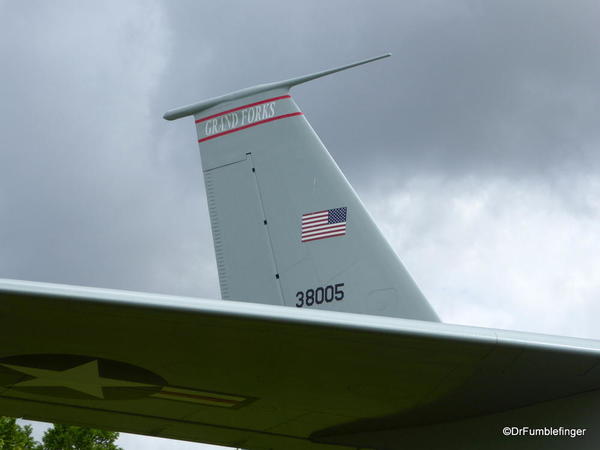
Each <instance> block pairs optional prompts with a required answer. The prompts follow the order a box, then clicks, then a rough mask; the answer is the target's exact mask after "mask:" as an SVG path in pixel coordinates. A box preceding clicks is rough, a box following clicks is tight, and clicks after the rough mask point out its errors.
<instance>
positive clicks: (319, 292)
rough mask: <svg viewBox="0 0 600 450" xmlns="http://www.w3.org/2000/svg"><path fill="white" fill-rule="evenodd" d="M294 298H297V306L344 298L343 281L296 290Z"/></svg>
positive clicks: (319, 303)
mask: <svg viewBox="0 0 600 450" xmlns="http://www.w3.org/2000/svg"><path fill="white" fill-rule="evenodd" d="M296 299H297V300H298V302H297V303H296V306H297V307H298V308H302V307H303V306H313V305H321V304H323V303H331V302H332V301H334V300H338V301H340V300H344V283H338V284H334V285H331V284H330V285H328V286H321V287H318V288H316V289H307V290H306V291H298V292H296Z"/></svg>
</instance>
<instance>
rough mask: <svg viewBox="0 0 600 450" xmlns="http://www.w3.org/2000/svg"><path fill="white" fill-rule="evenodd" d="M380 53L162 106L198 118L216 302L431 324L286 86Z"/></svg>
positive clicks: (397, 262)
mask: <svg viewBox="0 0 600 450" xmlns="http://www.w3.org/2000/svg"><path fill="white" fill-rule="evenodd" d="M379 58H381V57H379ZM379 58H373V59H371V60H367V61H363V62H360V63H355V64H352V65H350V66H346V67H342V68H338V69H332V70H331V71H326V72H322V73H319V74H315V75H308V76H305V77H301V78H298V79H292V80H287V81H284V82H280V83H272V84H269V85H262V86H257V87H255V88H249V89H246V90H243V91H238V92H236V93H233V94H229V95H226V96H223V97H220V98H216V99H211V100H208V101H206V102H202V103H199V104H196V105H190V106H187V107H183V108H179V109H177V110H173V111H170V112H168V113H167V114H165V118H167V119H176V118H179V117H183V116H186V115H190V114H193V115H194V117H195V119H196V128H197V132H198V142H199V145H200V152H201V157H202V166H203V170H204V177H205V182H206V193H207V197H208V207H209V211H210V220H211V225H212V232H213V238H214V245H215V253H216V259H217V266H218V272H219V281H220V287H221V294H222V297H223V298H224V299H228V300H238V301H239V300H241V301H249V302H260V303H270V304H279V305H285V306H291V307H298V308H323V309H330V310H336V311H345V312H354V313H362V314H375V315H385V316H393V317H403V318H410V319H421V320H430V321H438V320H439V319H438V318H437V315H436V314H435V312H434V311H433V309H432V308H431V306H430V305H429V303H428V302H427V300H426V299H425V298H424V296H423V295H422V294H421V292H420V291H419V289H418V288H417V286H416V284H415V283H414V281H413V280H412V278H411V277H410V275H409V274H408V273H407V271H406V269H405V268H404V267H403V265H402V263H401V262H400V260H399V259H398V257H397V255H396V254H395V252H394V251H393V249H392V248H391V247H390V245H389V244H388V243H387V241H386V240H385V238H384V237H383V236H382V234H381V232H380V231H379V229H378V228H377V226H376V225H375V223H374V222H373V220H372V219H371V217H370V215H369V214H368V212H367V211H366V209H365V207H364V205H363V204H362V203H361V201H360V199H359V198H358V196H357V195H356V193H355V192H354V190H353V189H352V187H351V186H350V184H349V183H348V181H347V180H346V178H345V177H344V175H343V174H342V172H341V171H340V169H339V167H338V166H337V164H336V163H335V161H334V160H333V158H332V157H331V155H330V154H329V152H328V151H327V149H326V148H325V146H324V145H323V143H322V142H321V141H320V139H319V137H318V136H317V135H316V133H315V132H314V130H313V129H312V127H311V126H310V124H309V123H308V121H307V120H306V118H305V117H304V115H303V113H302V112H301V111H300V109H299V108H298V106H297V105H296V103H295V102H294V101H293V99H292V98H291V96H290V94H289V89H290V88H291V87H292V86H294V85H295V84H298V83H300V82H304V81H308V80H310V79H314V78H317V77H319V76H323V75H326V74H328V73H332V72H336V71H339V70H343V69H344V68H347V67H352V66H354V65H358V64H362V63H364V62H369V61H372V60H374V59H379Z"/></svg>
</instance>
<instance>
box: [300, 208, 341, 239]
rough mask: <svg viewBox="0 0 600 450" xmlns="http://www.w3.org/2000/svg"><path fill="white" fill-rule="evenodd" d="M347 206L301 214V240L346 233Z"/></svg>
mask: <svg viewBox="0 0 600 450" xmlns="http://www.w3.org/2000/svg"><path fill="white" fill-rule="evenodd" d="M347 212H348V208H347V207H345V206H344V207H343V208H334V209H328V210H326V211H317V212H312V213H307V214H303V215H302V232H301V233H300V239H301V241H302V242H309V241H316V240H317V239H325V238H330V237H334V236H343V235H345V234H346V213H347Z"/></svg>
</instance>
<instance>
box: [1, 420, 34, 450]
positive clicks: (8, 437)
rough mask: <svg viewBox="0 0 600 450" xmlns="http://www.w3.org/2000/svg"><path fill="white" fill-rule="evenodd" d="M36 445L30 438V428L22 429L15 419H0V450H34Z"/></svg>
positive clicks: (26, 426) (28, 426)
mask: <svg viewBox="0 0 600 450" xmlns="http://www.w3.org/2000/svg"><path fill="white" fill-rule="evenodd" d="M36 449H38V443H37V442H35V440H34V439H33V437H32V436H31V426H30V425H25V426H24V427H22V426H21V425H19V424H17V419H13V418H11V417H0V450H36Z"/></svg>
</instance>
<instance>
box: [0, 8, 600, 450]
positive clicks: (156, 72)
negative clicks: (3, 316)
mask: <svg viewBox="0 0 600 450" xmlns="http://www.w3.org/2000/svg"><path fill="white" fill-rule="evenodd" d="M599 20H600V5H599V4H598V2H595V1H589V2H587V1H576V2H559V1H556V2H554V1H549V0H543V1H541V0H540V1H522V0H520V1H497V2H489V1H485V2H484V1H481V2H478V1H460V0H457V1H453V2H447V1H442V0H440V1H414V2H413V1H403V2H397V1H389V2H385V1H366V0H365V1H351V0H344V1H341V0H340V1H333V0H328V1H326V2H323V1H316V0H305V1H303V2H283V1H253V2H246V1H222V2H215V1H210V2H209V1H199V0H198V1H182V0H179V1H177V2H166V1H165V2H155V1H150V0H147V1H143V2H141V1H140V2H137V1H127V2H116V1H115V2H110V1H106V2H76V1H73V2H69V1H56V2H43V1H38V2H36V1H31V2H17V1H8V0H5V1H4V0H0V55H1V61H2V70H0V100H1V101H0V217H1V218H2V219H1V220H0V248H1V249H2V251H1V252H0V277H1V278H17V279H25V280H35V281H47V282H56V283H68V284H78V285H87V286H99V287H109V288H116V289H131V290H138V291H147V292H158V293H168V294H178V295H189V296H196V297H207V298H216V297H218V295H219V293H218V281H217V274H216V268H215V262H214V254H213V246H212V238H211V234H210V225H209V220H208V212H207V209H206V199H205V193H204V184H203V179H202V171H201V166H200V156H199V152H198V149H197V144H196V137H195V130H194V127H193V126H192V122H193V121H192V120H191V119H185V120H180V121H176V122H166V121H164V120H163V119H162V118H161V116H162V114H163V113H164V111H166V110H167V109H170V108H173V107H177V106H181V105H183V104H187V103H191V102H194V101H197V100H202V99H205V98H208V97H212V96H215V95H220V94H223V93H227V92H229V91H231V90H236V89H239V88H243V87H246V86H251V85H254V84H258V83H262V82H267V81H276V80H280V79H284V78H289V77H292V76H297V75H302V74H305V73H309V72H314V71H318V70H322V69H326V68H329V67H332V66H336V65H339V64H344V63H348V62H352V61H355V60H358V59H363V58H367V57H370V56H374V55H378V54H381V53H384V52H387V51H389V52H392V53H393V55H394V56H393V57H392V58H389V59H386V60H384V61H379V62H376V63H373V64H370V65H367V66H364V67H361V68H357V69H354V70H351V71H347V72H343V73H341V74H337V75H334V76H331V77H327V78H324V79H321V80H318V81H315V82H312V83H309V84H307V85H303V86H300V87H298V88H296V89H295V90H294V91H293V92H292V93H293V95H294V97H295V100H296V102H297V103H298V104H299V105H300V107H301V108H302V110H303V111H304V112H305V114H306V117H307V118H308V120H309V121H310V122H311V124H312V125H313V127H314V128H315V130H316V131H317V133H319V135H320V136H321V138H322V140H323V141H324V143H325V144H326V145H327V147H328V149H329V150H330V152H331V154H332V155H333V156H334V158H335V159H336V161H337V162H338V164H339V165H340V167H341V168H342V170H343V171H344V172H345V173H346V175H347V177H348V178H349V180H350V182H351V183H352V184H353V185H354V187H355V188H356V190H357V191H358V193H359V195H360V196H361V197H362V199H363V201H364V202H365V204H366V205H367V207H368V209H369V210H370V212H371V213H372V214H373V216H374V217H375V219H376V220H377V222H378V223H379V224H380V226H381V228H382V230H383V232H384V234H385V235H386V236H387V237H388V238H389V240H390V241H391V243H392V244H393V246H394V247H395V249H396V250H397V252H398V253H399V255H400V257H401V259H402V260H403V262H404V263H405V265H406V266H407V268H408V269H409V271H410V272H411V273H412V275H413V277H414V278H415V279H416V281H417V283H418V284H419V286H420V287H421V289H422V290H423V292H424V293H425V295H426V296H427V297H428V299H429V300H430V302H431V303H432V305H433V306H434V308H435V309H436V310H437V311H438V313H439V314H440V316H441V317H442V319H443V320H444V321H446V322H450V323H460V324H469V325H477V326H486V327H497V328H507V329H518V330H525V331H534V332H543V333H552V334H560V335H570V336H579V337H586V338H596V339H600V328H598V326H597V317H599V313H600V306H599V303H598V302H597V300H598V299H599V298H600V271H599V270H598V269H597V267H600V227H599V224H600V220H599V219H600V172H599V169H600V152H599V151H598V150H599V149H600V126H599V125H600V123H599V122H600V32H599V31H598V23H599ZM38 429H40V428H38ZM121 444H122V445H123V446H124V447H125V448H126V449H131V448H137V447H140V446H144V447H145V448H149V449H161V450H170V449H188V448H190V449H192V448H198V449H200V448H204V447H203V446H202V445H197V444H196V445H192V444H183V443H177V442H175V441H166V440H160V439H151V438H138V437H133V436H123V437H122V438H121Z"/></svg>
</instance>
